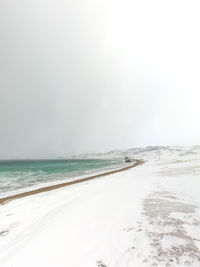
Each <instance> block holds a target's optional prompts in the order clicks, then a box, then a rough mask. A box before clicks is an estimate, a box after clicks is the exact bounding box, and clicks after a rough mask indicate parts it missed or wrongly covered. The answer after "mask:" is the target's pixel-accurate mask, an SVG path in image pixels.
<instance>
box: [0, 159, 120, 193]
mask: <svg viewBox="0 0 200 267" xmlns="http://www.w3.org/2000/svg"><path fill="white" fill-rule="evenodd" d="M123 165H124V163H123V161H122V160H121V159H114V160H113V159H112V160H111V159H108V160H102V159H67V160H20V161H17V160H16V161H0V197H5V196H9V195H12V194H16V193H20V192H24V191H28V190H31V189H35V188H39V187H42V186H47V185H50V184H56V183H61V182H65V181H68V180H72V179H76V178H80V177H82V176H89V175H92V174H93V173H95V172H101V171H102V172H103V171H107V170H110V169H115V168H119V167H122V166H123Z"/></svg>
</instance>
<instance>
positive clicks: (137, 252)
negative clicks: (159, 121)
mask: <svg viewBox="0 0 200 267" xmlns="http://www.w3.org/2000/svg"><path fill="white" fill-rule="evenodd" d="M117 153H121V151H120V152H116V151H114V152H112V153H108V154H109V157H111V156H117ZM126 153H127V154H128V155H129V156H131V157H134V158H140V159H144V160H145V163H144V164H143V165H140V166H138V167H136V168H133V169H130V170H128V171H125V172H122V173H117V174H113V175H110V176H106V177H102V178H99V179H96V180H92V181H90V182H84V183H82V184H78V185H72V186H70V187H66V188H62V189H58V190H55V191H51V192H46V193H42V194H39V195H35V196H30V197H27V198H23V199H19V200H16V201H12V202H9V203H7V204H5V205H2V206H0V216H1V217H0V266H1V267H8V266H14V267H26V266H29V267H55V266H56V267H57V266H59V267H62V266H63V267H64V266H67V267H126V266H128V267H129V266H130V267H131V266H135V267H143V266H144V267H146V266H159V267H162V266H163V267H164V266H165V267H166V266H169V267H170V266H180V267H183V266H193V267H194V266H196V267H199V266H200V231H199V227H200V194H199V188H200V147H198V146H196V147H187V148H184V147H147V148H145V149H140V148H138V149H130V150H128V151H126ZM108 154H107V156H108Z"/></svg>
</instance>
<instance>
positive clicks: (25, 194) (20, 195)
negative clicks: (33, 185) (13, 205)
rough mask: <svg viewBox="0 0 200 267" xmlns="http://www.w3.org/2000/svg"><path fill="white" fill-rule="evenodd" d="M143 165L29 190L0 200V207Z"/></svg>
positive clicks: (140, 161)
mask: <svg viewBox="0 0 200 267" xmlns="http://www.w3.org/2000/svg"><path fill="white" fill-rule="evenodd" d="M143 163H144V161H142V160H136V161H135V162H134V164H133V165H131V166H127V167H124V168H121V169H118V170H113V171H109V172H105V173H101V174H97V175H93V176H90V177H86V178H82V179H77V180H73V181H71V182H66V183H62V184H56V185H50V186H46V187H42V188H38V189H35V190H31V191H28V192H23V193H20V194H16V195H13V196H8V197H5V198H0V205H2V204H5V203H6V202H8V201H11V200H14V199H18V198H23V197H28V196H31V195H36V194H39V193H42V192H47V191H51V190H54V189H58V188H61V187H65V186H69V185H73V184H78V183H82V182H85V181H89V180H92V179H95V178H99V177H103V176H107V175H110V174H114V173H117V172H122V171H126V170H128V169H130V168H134V167H136V166H138V165H141V164H143Z"/></svg>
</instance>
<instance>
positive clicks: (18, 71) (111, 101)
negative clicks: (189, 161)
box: [0, 0, 200, 158]
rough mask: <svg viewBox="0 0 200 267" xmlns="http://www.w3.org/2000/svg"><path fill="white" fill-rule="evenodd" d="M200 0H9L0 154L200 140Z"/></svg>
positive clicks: (2, 43)
mask: <svg viewBox="0 0 200 267" xmlns="http://www.w3.org/2000/svg"><path fill="white" fill-rule="evenodd" d="M199 14H200V3H199V0H197V1H194V0H190V1H188V0H187V1H185V0H180V1H179V0H167V1H163V0H158V1H154V0H151V1H149V0H147V1H143V0H135V1H134V0H18V1H16V0H1V1H0V38H1V39H0V158H15V157H28V158H30V157H32V158H36V157H39V158H41V157H57V156H62V155H65V154H68V153H84V152H98V151H99V152H100V151H107V150H111V149H118V148H131V147H139V146H146V145H193V144H200V124H199V115H200V104H199V102H200V16H199Z"/></svg>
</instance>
